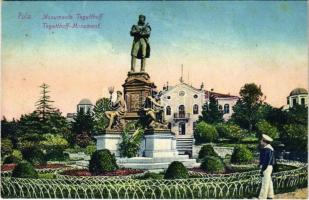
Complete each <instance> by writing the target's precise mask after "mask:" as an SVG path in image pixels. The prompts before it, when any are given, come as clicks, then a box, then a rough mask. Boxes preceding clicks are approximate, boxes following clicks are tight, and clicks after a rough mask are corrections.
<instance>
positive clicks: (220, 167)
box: [201, 156, 224, 173]
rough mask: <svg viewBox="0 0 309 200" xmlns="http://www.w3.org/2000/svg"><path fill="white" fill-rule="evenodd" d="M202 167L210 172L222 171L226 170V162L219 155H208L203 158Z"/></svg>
mask: <svg viewBox="0 0 309 200" xmlns="http://www.w3.org/2000/svg"><path fill="white" fill-rule="evenodd" d="M201 169H203V170H204V171H206V172H209V173H222V172H224V164H223V161H222V160H221V159H220V158H219V157H215V156H207V157H205V158H204V159H203V162H202V164H201Z"/></svg>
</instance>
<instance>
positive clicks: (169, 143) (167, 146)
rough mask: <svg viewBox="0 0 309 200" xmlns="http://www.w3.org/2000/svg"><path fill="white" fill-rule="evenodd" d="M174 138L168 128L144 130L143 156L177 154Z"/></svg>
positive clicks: (172, 155)
mask: <svg viewBox="0 0 309 200" xmlns="http://www.w3.org/2000/svg"><path fill="white" fill-rule="evenodd" d="M177 155H178V152H177V150H176V138H175V136H174V135H173V134H172V133H171V131H170V130H169V129H163V130H162V129H160V130H152V129H150V130H146V131H145V135H144V156H145V157H152V158H154V157H161V158H163V157H174V156H177Z"/></svg>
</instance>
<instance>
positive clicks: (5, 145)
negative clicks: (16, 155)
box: [1, 139, 13, 158]
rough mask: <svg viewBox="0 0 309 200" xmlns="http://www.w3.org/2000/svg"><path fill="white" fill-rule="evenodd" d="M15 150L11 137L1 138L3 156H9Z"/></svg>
mask: <svg viewBox="0 0 309 200" xmlns="http://www.w3.org/2000/svg"><path fill="white" fill-rule="evenodd" d="M12 152H13V144H12V141H11V140H10V139H2V140H1V157H2V158H3V157H4V156H8V155H10V154H11V153H12Z"/></svg>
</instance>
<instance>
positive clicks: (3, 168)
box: [1, 163, 66, 172]
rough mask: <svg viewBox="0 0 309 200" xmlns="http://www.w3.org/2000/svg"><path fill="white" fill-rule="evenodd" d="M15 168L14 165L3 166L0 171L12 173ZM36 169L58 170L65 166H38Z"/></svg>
mask: <svg viewBox="0 0 309 200" xmlns="http://www.w3.org/2000/svg"><path fill="white" fill-rule="evenodd" d="M15 167H16V164H15V163H12V164H4V165H2V166H1V171H3V172H5V171H12V170H13V169H14V168H15ZM34 167H35V168H36V169H58V168H64V167H66V165H64V164H56V163H55V164H40V165H35V166H34Z"/></svg>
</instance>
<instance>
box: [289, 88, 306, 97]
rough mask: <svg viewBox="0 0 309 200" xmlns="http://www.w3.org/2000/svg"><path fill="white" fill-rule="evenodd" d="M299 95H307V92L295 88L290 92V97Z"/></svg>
mask: <svg viewBox="0 0 309 200" xmlns="http://www.w3.org/2000/svg"><path fill="white" fill-rule="evenodd" d="M300 94H308V91H307V90H306V89H304V88H295V89H294V90H292V91H291V92H290V96H295V95H300Z"/></svg>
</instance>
